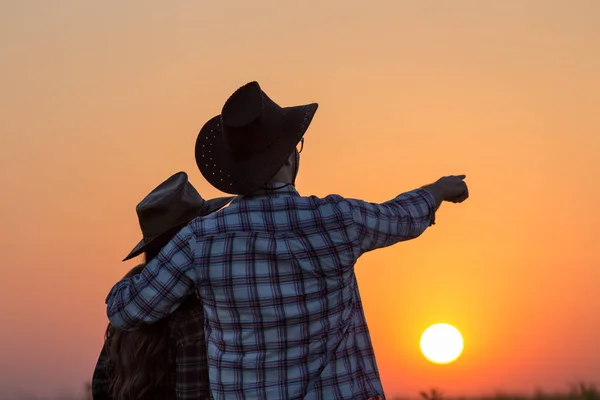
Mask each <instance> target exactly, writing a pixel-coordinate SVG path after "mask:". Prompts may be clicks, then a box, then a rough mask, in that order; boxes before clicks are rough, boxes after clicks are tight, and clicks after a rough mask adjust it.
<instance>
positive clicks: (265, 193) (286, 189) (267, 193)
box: [232, 182, 300, 203]
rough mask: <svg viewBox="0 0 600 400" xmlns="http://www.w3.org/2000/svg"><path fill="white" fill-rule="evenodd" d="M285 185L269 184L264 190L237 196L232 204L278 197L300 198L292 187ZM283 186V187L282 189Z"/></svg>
mask: <svg viewBox="0 0 600 400" xmlns="http://www.w3.org/2000/svg"><path fill="white" fill-rule="evenodd" d="M284 185H285V183H278V182H270V183H267V184H266V185H265V186H264V188H262V189H258V190H256V191H255V192H254V193H252V194H246V195H243V196H238V197H236V198H235V199H233V201H232V203H234V202H236V203H237V202H238V201H240V200H250V199H252V200H255V199H276V198H279V197H289V196H292V197H300V193H298V191H297V190H296V188H295V187H294V186H292V185H287V186H284ZM282 186H283V187H282Z"/></svg>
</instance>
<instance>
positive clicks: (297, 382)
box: [107, 186, 436, 400]
mask: <svg viewBox="0 0 600 400" xmlns="http://www.w3.org/2000/svg"><path fill="white" fill-rule="evenodd" d="M435 207H436V205H435V201H434V199H433V197H432V195H431V194H430V193H429V192H428V191H426V190H424V189H416V190H414V191H411V192H407V193H404V194H401V195H399V196H398V197H396V198H394V199H393V200H390V201H387V202H385V203H382V204H374V203H368V202H364V201H361V200H354V199H346V198H343V197H341V196H338V195H330V196H327V197H325V198H318V197H315V196H311V197H302V196H300V195H299V194H298V192H297V191H296V190H295V189H294V188H293V187H291V186H287V187H285V188H282V189H278V190H270V191H266V192H264V193H262V194H254V195H252V196H243V197H238V198H236V199H235V200H234V201H233V202H232V203H231V204H230V206H229V207H227V208H224V209H222V210H220V211H218V212H216V213H214V214H211V215H209V216H207V217H204V218H198V219H196V220H194V221H192V222H191V223H190V224H189V225H188V226H187V227H185V228H184V229H183V230H181V231H180V232H179V233H178V234H177V235H176V236H175V238H174V239H173V240H172V241H171V242H170V243H169V244H168V245H167V246H165V247H164V248H163V249H162V251H161V252H160V254H159V255H158V256H157V257H156V258H155V259H154V260H152V261H151V262H150V263H149V264H148V266H147V267H146V268H145V269H144V271H143V272H142V273H141V274H139V275H136V276H134V277H131V278H128V279H123V280H122V281H120V282H119V283H117V284H116V285H115V286H114V287H113V288H112V290H111V292H110V293H109V295H108V298H107V312H108V317H109V319H110V322H111V323H112V324H113V325H114V326H115V327H116V328H120V329H126V330H127V329H128V330H133V329H136V328H137V327H138V326H140V325H141V324H144V323H153V322H156V321H158V320H159V319H161V318H163V317H165V316H167V315H169V314H170V313H172V312H173V311H174V310H175V309H177V307H178V306H179V304H181V302H182V301H183V300H184V299H185V297H186V296H188V295H190V294H192V293H193V291H194V290H195V289H196V288H197V289H198V293H199V295H200V297H201V298H202V302H203V304H204V310H205V325H204V329H205V332H206V342H207V346H208V349H207V353H208V366H209V379H210V389H211V392H212V396H213V398H214V399H225V398H227V399H322V400H330V399H344V400H346V399H352V400H353V399H356V400H365V399H368V398H370V397H377V396H384V394H383V388H382V386H381V381H380V378H379V371H378V369H377V363H376V360H375V354H374V352H373V346H372V344H371V338H370V335H369V329H368V327H367V322H366V320H365V315H364V311H363V307H362V303H361V298H360V292H359V288H358V283H357V281H356V275H355V273H354V264H355V263H356V261H357V259H358V258H359V257H360V255H361V254H363V253H365V252H367V251H370V250H374V249H377V248H382V247H386V246H390V245H392V244H394V243H397V242H401V241H404V240H408V239H413V238H416V237H417V236H419V235H421V234H422V233H423V232H424V231H425V230H426V229H427V227H429V226H430V225H431V224H433V223H434V215H435Z"/></svg>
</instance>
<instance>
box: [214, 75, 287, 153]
mask: <svg viewBox="0 0 600 400" xmlns="http://www.w3.org/2000/svg"><path fill="white" fill-rule="evenodd" d="M283 124H284V113H283V109H282V108H281V107H280V106H279V105H278V104H277V103H275V102H274V101H273V100H271V99H270V98H269V96H267V94H266V93H265V92H264V91H263V90H262V89H261V87H260V85H259V84H258V82H250V83H247V84H246V85H244V86H242V87H240V88H239V89H238V90H236V91H235V92H234V93H233V94H232V95H231V96H230V97H229V99H227V101H226V102H225V105H224V106H223V109H222V111H221V134H222V135H223V139H224V141H225V144H226V145H227V148H228V149H229V151H230V152H231V153H232V155H234V156H235V157H241V158H243V157H245V156H249V155H252V154H256V153H259V152H262V151H264V150H266V149H268V148H269V147H270V146H271V145H272V143H273V142H274V141H275V140H277V139H278V137H279V136H280V135H281V131H282V127H283Z"/></svg>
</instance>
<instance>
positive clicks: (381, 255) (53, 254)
mask: <svg viewBox="0 0 600 400" xmlns="http://www.w3.org/2000/svg"><path fill="white" fill-rule="evenodd" d="M372 4H373V5H371V6H367V2H364V1H354V0H352V1H350V0H346V1H333V0H319V1H317V0H311V1H302V2H295V3H293V5H292V3H291V2H290V3H283V2H281V1H275V0H272V1H252V2H246V1H242V0H238V1H228V2H206V1H178V2H173V3H172V4H168V2H164V1H158V0H152V1H150V0H144V1H141V0H138V1H133V0H132V1H127V2H121V1H103V2H97V1H94V2H92V1H82V0H70V1H66V0H55V1H52V2H50V1H41V0H40V1H33V0H30V1H0V54H2V62H1V63H0V187H1V188H2V196H0V221H1V223H0V251H1V254H2V262H1V263H0V269H1V272H2V276H3V279H2V280H0V296H1V297H0V304H1V305H0V311H1V313H0V316H1V318H2V321H3V327H2V329H0V354H2V356H1V357H0V393H3V392H2V391H3V390H4V391H5V392H7V391H8V390H12V391H15V390H23V391H26V392H29V393H37V394H40V395H44V394H54V393H59V392H68V391H76V390H79V389H80V387H81V385H82V383H83V382H84V381H85V380H87V379H89V377H90V375H91V372H92V368H93V365H94V363H95V360H96V357H97V354H98V352H99V349H100V346H101V343H102V335H103V331H104V327H105V324H106V322H107V320H106V317H105V305H104V298H105V296H106V294H107V292H108V290H109V289H110V287H111V286H112V285H113V284H114V283H115V282H116V281H117V280H118V279H119V278H120V277H121V276H122V275H123V274H124V273H125V272H126V271H127V269H128V268H130V267H131V266H133V264H134V263H135V261H131V262H129V263H121V262H120V260H121V259H122V258H123V257H124V256H125V255H126V254H127V253H128V252H129V250H130V248H131V247H133V245H134V244H135V243H137V241H138V240H139V236H140V234H139V228H138V225H137V219H136V215H135V205H136V204H137V203H138V202H139V201H140V200H141V199H142V198H143V196H144V195H145V194H146V193H147V192H148V191H149V190H151V189H152V188H154V187H155V186H156V185H157V184H158V183H159V182H160V181H161V180H163V179H165V178H166V177H167V176H169V175H170V174H172V173H174V172H176V171H178V170H186V171H188V173H189V175H190V178H191V180H192V182H193V183H194V184H195V185H196V187H197V188H198V189H199V191H200V192H201V193H202V194H203V195H204V196H205V197H211V196H216V195H219V193H218V192H217V191H216V190H213V189H212V188H210V187H209V185H208V184H207V183H206V182H205V181H204V180H203V179H202V176H201V174H200V173H199V172H198V171H197V169H196V166H195V162H194V157H193V145H194V142H195V139H196V134H197V131H198V130H199V128H200V127H201V126H202V124H203V123H204V122H205V121H206V120H207V119H208V118H210V117H212V116H213V115H215V114H217V113H218V112H219V111H220V109H221V106H222V103H223V102H224V101H225V99H226V98H227V96H229V94H231V92H233V90H235V89H236V88H237V87H238V86H240V85H242V84H244V83H246V82H247V81H250V80H255V79H256V80H258V81H259V82H260V83H261V84H262V86H263V88H264V89H265V90H266V91H267V92H268V93H269V95H271V97H272V98H273V99H275V100H276V101H278V102H279V103H281V104H283V105H293V104H299V103H308V102H313V101H316V102H319V103H320V108H319V111H318V113H317V115H316V117H315V119H314V121H313V124H312V127H311V128H310V130H309V132H308V134H307V136H306V144H305V151H304V152H303V154H302V169H301V172H300V176H299V179H298V185H297V186H298V188H299V190H300V191H301V193H304V194H316V195H326V194H329V193H338V194H342V195H345V196H348V197H358V198H363V199H365V200H370V201H384V200H387V199H389V198H391V197H393V196H395V195H396V194H398V193H399V192H401V191H404V190H409V189H412V188H414V187H416V186H418V185H422V184H426V183H429V182H430V181H433V180H434V179H437V178H438V177H440V176H442V175H445V174H460V173H466V174H467V181H468V183H469V184H470V187H471V194H472V198H471V199H470V200H469V201H468V202H466V203H464V204H463V205H460V206H458V205H452V204H445V205H443V206H442V208H441V209H440V212H439V213H438V218H437V221H438V224H437V225H436V226H435V227H434V228H432V229H431V230H430V231H428V232H427V233H426V234H424V235H423V236H422V237H421V238H419V239H418V240H416V241H413V242H410V243H404V244H400V245H397V246H394V247H392V248H388V249H385V250H381V251H377V252H373V253H370V254H368V255H366V256H364V257H363V258H362V259H361V260H360V261H359V263H358V265H357V274H358V276H359V282H360V285H361V291H362V294H363V300H364V303H365V309H366V313H367V318H368V320H369V324H370V328H371V332H372V337H373V341H374V345H375V349H376V352H377V356H378V361H379V365H380V369H381V375H382V378H383V383H384V387H385V388H386V390H387V393H388V394H390V395H391V394H406V395H414V394H415V393H416V391H417V390H419V389H425V388H428V387H431V386H434V385H435V386H438V387H440V388H442V389H443V390H444V391H445V392H446V393H449V394H473V393H479V392H491V391H494V390H496V389H505V390H522V391H532V390H533V389H534V388H535V387H537V386H540V387H544V388H548V389H550V390H552V389H562V388H565V387H566V385H567V384H569V383H571V382H573V381H577V380H587V381H593V380H594V379H598V373H597V372H598V371H600V356H599V355H600V345H599V344H598V337H599V336H600V301H598V300H597V295H595V294H594V293H595V290H596V288H597V285H598V283H597V282H598V280H599V278H600V272H599V268H598V267H599V265H600V250H599V246H598V245H597V244H596V243H597V239H596V237H595V235H597V234H598V229H597V226H598V224H599V223H600V214H599V213H598V212H597V211H596V209H595V207H596V205H597V204H598V202H600V189H599V187H598V185H597V181H598V178H599V177H600V166H599V164H598V162H597V160H598V158H597V155H598V154H600V136H599V135H598V132H599V130H600V114H598V112H597V111H596V112H594V111H593V110H598V104H599V101H600V78H599V75H598V71H600V24H599V23H598V21H599V20H600V2H597V1H596V0H573V1H570V0H563V1H558V0H557V1H550V0H537V1H534V0H528V1H522V0H511V1H502V2H500V1H495V2H492V1H489V2H482V1H477V0H473V1H458V0H455V1H452V2H449V1H448V2H446V1H425V0H418V1H417V0H414V1H399V0H395V1H392V0H390V1H376V2H373V3H372ZM435 322H448V323H451V324H454V325H455V326H457V327H458V328H459V329H460V330H461V331H462V332H463V335H464V338H465V351H464V353H463V355H462V357H461V359H460V360H459V361H458V362H457V363H455V364H452V365H448V366H435V365H432V364H429V363H428V362H426V361H425V359H424V358H423V357H422V356H421V355H420V353H419V349H418V342H419V336H420V334H421V332H422V331H423V330H424V329H425V328H426V327H427V326H428V325H430V324H432V323H435ZM598 383H600V382H598Z"/></svg>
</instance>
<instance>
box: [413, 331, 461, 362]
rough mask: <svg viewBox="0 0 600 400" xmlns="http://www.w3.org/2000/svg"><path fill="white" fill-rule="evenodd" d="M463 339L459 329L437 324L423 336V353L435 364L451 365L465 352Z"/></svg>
mask: <svg viewBox="0 0 600 400" xmlns="http://www.w3.org/2000/svg"><path fill="white" fill-rule="evenodd" d="M463 346H464V343H463V338H462V335H461V334H460V332H459V331H458V329H456V328H455V327H453V326H452V325H449V324H435V325H431V326H430V327H429V328H427V329H426V330H425V332H423V335H421V351H422V352H423V355H424V356H425V358H426V359H428V360H429V361H431V362H432V363H434V364H449V363H451V362H453V361H455V360H456V359H457V358H458V357H459V356H460V355H461V353H462V351H463Z"/></svg>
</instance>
